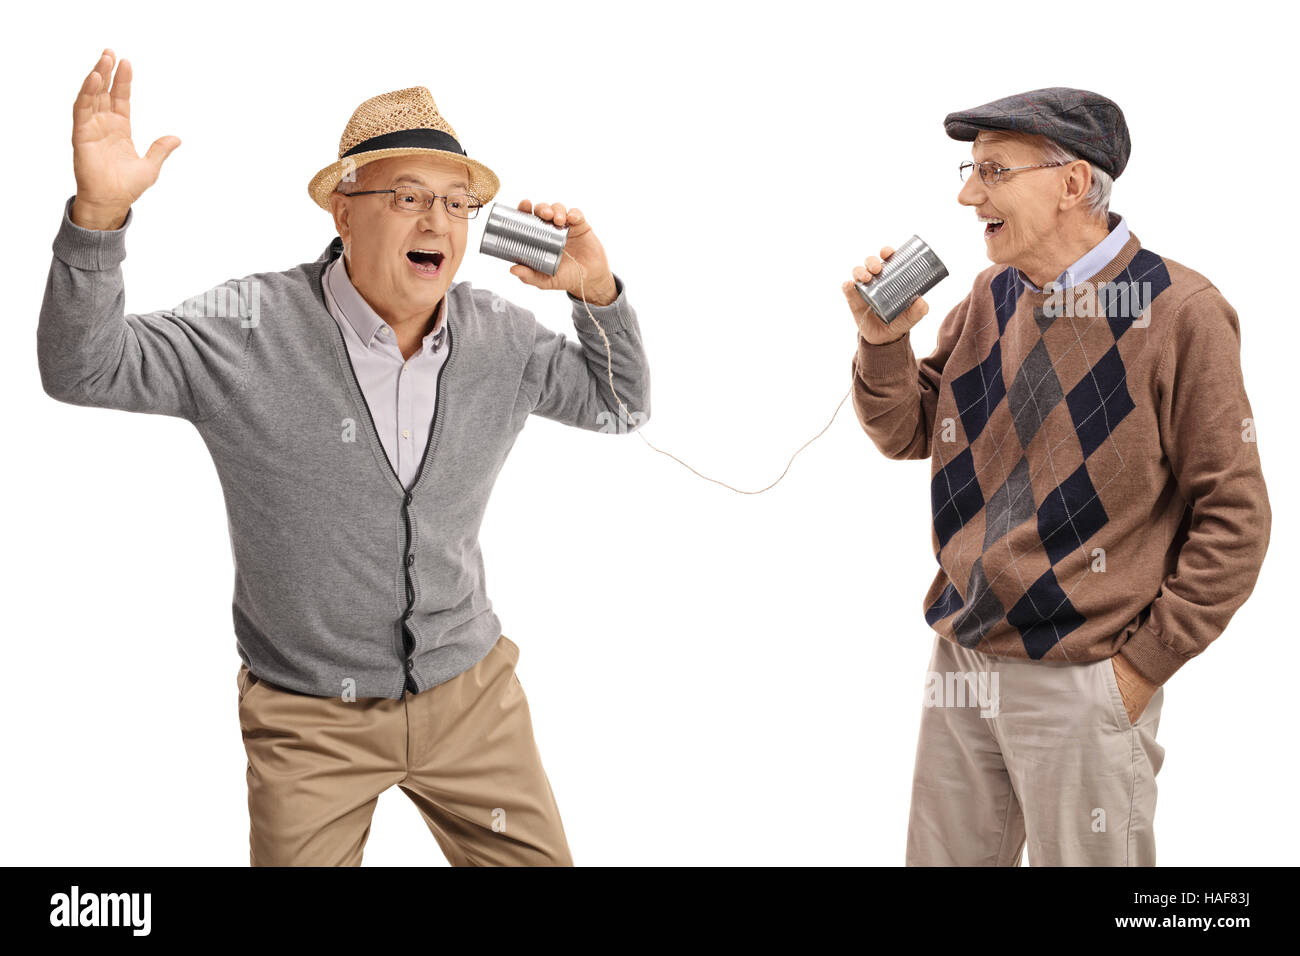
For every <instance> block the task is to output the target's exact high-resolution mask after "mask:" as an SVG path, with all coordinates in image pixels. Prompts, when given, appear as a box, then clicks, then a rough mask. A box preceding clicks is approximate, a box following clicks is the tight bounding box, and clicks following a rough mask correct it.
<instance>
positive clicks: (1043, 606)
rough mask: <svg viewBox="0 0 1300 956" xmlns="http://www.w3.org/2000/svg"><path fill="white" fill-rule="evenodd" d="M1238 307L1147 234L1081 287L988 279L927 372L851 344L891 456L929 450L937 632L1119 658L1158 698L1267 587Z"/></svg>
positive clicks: (861, 414)
mask: <svg viewBox="0 0 1300 956" xmlns="http://www.w3.org/2000/svg"><path fill="white" fill-rule="evenodd" d="M1239 352H1240V332H1239V328H1238V323H1237V314H1236V312H1235V311H1234V310H1233V308H1232V307H1231V306H1230V305H1229V304H1228V303H1227V301H1226V300H1225V299H1224V298H1223V296H1222V295H1221V294H1220V293H1219V290H1218V289H1216V288H1215V287H1214V285H1212V284H1211V283H1210V282H1209V281H1208V280H1207V279H1206V278H1205V277H1204V276H1202V275H1200V274H1199V273H1197V272H1195V271H1193V270H1191V269H1189V268H1187V267H1186V266H1183V265H1181V264H1179V263H1177V262H1174V261H1173V260H1171V259H1166V258H1163V257H1161V256H1158V255H1156V254H1155V253H1153V252H1151V251H1149V250H1147V249H1144V248H1142V246H1141V244H1140V243H1139V241H1138V239H1137V236H1136V235H1130V237H1129V241H1128V242H1127V243H1126V244H1125V245H1124V246H1123V248H1122V249H1121V250H1120V252H1119V253H1118V255H1116V256H1115V258H1114V259H1112V260H1111V261H1110V263H1109V264H1108V265H1107V266H1106V267H1105V268H1103V269H1102V270H1101V272H1100V273H1098V274H1097V275H1095V276H1093V277H1092V279H1091V280H1090V281H1089V282H1086V283H1080V284H1079V285H1078V286H1076V287H1074V288H1072V289H1070V290H1067V291H1065V292H1063V293H1062V292H1054V293H1047V292H1033V291H1030V290H1029V289H1028V288H1027V287H1026V285H1025V283H1024V282H1022V281H1021V279H1020V277H1019V275H1018V273H1017V271H1016V270H1015V269H1014V268H1012V267H1007V266H992V267H990V268H988V269H986V270H984V271H983V272H981V273H980V274H979V276H978V277H977V278H976V280H975V284H974V286H973V288H972V289H971V291H970V293H969V294H968V295H967V296H966V298H965V299H963V300H962V302H961V303H960V304H958V305H957V306H956V308H954V309H953V310H952V311H951V312H950V313H949V314H948V315H947V317H946V318H945V319H944V320H943V324H942V325H941V326H940V328H939V330H938V337H937V343H936V346H935V349H934V352H933V353H932V354H931V355H929V356H928V357H927V358H926V359H924V360H923V361H921V362H919V363H918V362H917V360H916V357H915V355H914V354H913V352H912V347H911V343H910V333H908V334H906V335H904V336H903V337H902V338H901V339H898V340H897V341H894V342H891V343H889V344H887V345H880V346H876V345H870V344H868V343H867V341H866V340H865V339H863V338H862V337H861V336H860V335H859V336H858V347H857V352H856V354H855V356H854V359H853V405H854V409H855V411H856V412H857V416H858V420H859V422H860V423H861V424H862V427H863V429H864V430H865V431H866V432H867V434H868V435H869V436H870V437H871V439H872V441H873V442H874V443H875V445H876V446H877V447H878V448H879V449H880V450H881V452H883V453H884V454H885V455H886V456H888V457H889V458H895V459H906V458H926V457H928V458H930V459H931V479H930V500H931V506H932V507H931V512H932V521H931V539H932V544H933V547H934V553H935V556H936V558H937V560H938V562H939V570H938V573H937V574H936V575H935V578H934V581H933V582H932V583H931V585H930V588H929V591H928V592H927V593H926V595H925V598H924V601H923V605H924V613H925V620H926V621H927V623H929V624H930V626H931V627H932V628H934V630H935V631H936V632H937V633H938V634H939V635H940V636H941V637H943V638H944V639H946V640H950V641H954V642H955V643H957V644H960V645H962V646H963V647H967V648H971V649H974V650H977V651H980V652H983V653H987V654H992V655H995V656H999V657H1009V658H1020V659H1030V660H1052V661H1074V662H1087V661H1095V660H1100V659H1104V658H1107V657H1110V656H1112V655H1114V654H1116V653H1121V654H1123V655H1124V656H1125V657H1126V658H1127V659H1128V661H1129V662H1130V663H1131V664H1132V665H1133V666H1134V668H1136V669H1137V670H1138V672H1139V673H1141V674H1142V675H1143V676H1145V677H1146V678H1147V679H1148V680H1150V681H1152V682H1153V683H1156V684H1163V683H1164V682H1165V681H1166V680H1168V678H1169V677H1170V676H1171V675H1173V673H1174V672H1175V671H1177V670H1178V668H1180V667H1181V666H1182V665H1183V664H1184V663H1186V662H1187V661H1188V660H1190V659H1191V658H1193V657H1195V656H1196V655H1198V654H1200V653H1201V652H1202V651H1204V650H1205V648H1206V647H1207V646H1208V645H1209V644H1210V642H1211V641H1213V640H1214V639H1215V638H1216V637H1218V636H1219V634H1220V633H1221V632H1222V631H1223V630H1224V628H1225V627H1226V626H1227V624H1228V620H1229V618H1231V617H1232V615H1233V613H1234V612H1235V611H1236V610H1237V608H1238V607H1240V606H1241V604H1242V603H1243V602H1244V601H1245V600H1246V598H1247V597H1248V596H1249V594H1250V592H1251V590H1252V589H1253V588H1254V585H1255V580H1256V577H1257V576H1258V573H1259V568H1260V565H1261V563H1262V561H1263V558H1264V553H1265V550H1266V549H1267V547H1268V539H1269V531H1270V524H1271V510H1270V507H1269V501H1268V494H1267V491H1266V489H1265V486H1264V477H1263V474H1262V472H1261V470H1260V461H1259V453H1258V446H1257V444H1256V442H1255V432H1254V419H1253V416H1252V414H1251V409H1250V403H1249V401H1248V399H1247V397H1246V390H1245V386H1244V384H1243V382H1242V374H1241V366H1240V361H1239Z"/></svg>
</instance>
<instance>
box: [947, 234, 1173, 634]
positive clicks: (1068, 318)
mask: <svg viewBox="0 0 1300 956" xmlns="http://www.w3.org/2000/svg"><path fill="white" fill-rule="evenodd" d="M1169 284H1170V278H1169V271H1168V269H1167V268H1166V266H1165V264H1164V261H1163V260H1162V259H1161V258H1160V257H1159V256H1157V255H1155V254H1154V253H1150V252H1148V251H1146V250H1145V249H1139V251H1138V252H1137V254H1136V255H1135V256H1134V257H1133V260H1132V261H1131V262H1130V263H1129V266H1128V268H1126V269H1125V270H1124V271H1123V272H1121V273H1120V275H1119V276H1118V277H1116V279H1115V280H1113V281H1112V282H1111V283H1110V284H1107V285H1103V286H1100V287H1099V289H1098V295H1097V298H1096V304H1097V306H1098V307H1099V308H1100V309H1102V310H1103V311H1102V313H1101V314H1100V315H1099V316H1096V317H1094V316H1089V315H1087V314H1086V313H1084V314H1082V315H1077V314H1076V315H1068V314H1066V315H1064V316H1063V315H1062V314H1061V312H1060V310H1057V311H1056V312H1055V313H1054V314H1053V315H1051V316H1049V315H1048V314H1047V313H1046V312H1045V311H1044V309H1043V308H1042V307H1041V306H1040V307H1035V308H1034V309H1033V312H1032V323H1033V324H1031V325H1024V324H1022V325H1021V326H1020V327H1019V332H1018V334H1019V335H1021V336H1023V335H1024V334H1025V333H1026V332H1028V334H1029V335H1030V336H1031V338H1030V339H1027V340H1025V341H1024V345H1025V346H1028V345H1029V342H1030V341H1033V338H1032V337H1033V336H1035V335H1036V338H1037V341H1035V342H1034V344H1033V346H1032V347H1031V348H1030V349H1029V352H1028V354H1026V355H1025V358H1024V359H1023V361H1021V362H1020V365H1019V367H1018V368H1015V369H1014V372H1015V374H1014V376H1011V371H1010V370H1006V369H1004V362H1006V361H1008V352H1007V343H1010V342H1015V341H1017V339H1016V338H1015V337H1014V336H1013V337H1012V338H1010V339H1008V340H1006V341H1005V342H1004V339H1003V334H1004V333H1005V332H1006V330H1007V326H1008V324H1009V323H1010V321H1011V319H1012V317H1013V316H1014V315H1015V313H1016V307H1017V305H1018V304H1019V301H1020V298H1021V294H1022V293H1023V292H1024V289H1025V287H1024V283H1023V282H1022V281H1020V279H1019V276H1018V274H1017V272H1016V270H1015V269H1014V268H1007V269H1004V270H1002V272H1000V273H999V274H998V275H997V276H995V277H994V278H993V280H992V281H991V283H990V285H989V291H990V293H991V294H992V298H993V308H994V313H995V315H996V317H997V328H998V336H997V339H996V340H995V341H994V342H993V344H992V346H991V347H990V348H989V351H988V353H987V354H986V355H985V356H984V358H983V360H981V361H979V362H978V364H976V365H975V366H974V367H972V368H970V369H969V370H968V371H966V372H964V373H962V374H961V375H958V376H956V377H954V378H953V379H952V380H951V386H950V387H951V389H952V400H953V403H954V404H955V406H956V408H957V413H958V415H959V417H960V418H961V422H962V428H963V430H964V433H965V439H966V442H967V447H966V449H964V450H963V451H961V452H960V453H957V454H955V455H953V456H952V457H951V458H949V459H948V460H947V461H946V462H944V463H943V464H942V467H940V468H939V470H938V471H937V472H936V473H935V476H934V479H933V481H932V482H931V486H930V499H931V506H932V510H933V515H934V531H935V536H936V538H937V540H938V544H939V552H940V555H939V557H940V564H941V565H943V566H945V567H952V568H954V569H958V568H962V567H963V566H966V565H967V564H968V562H969V561H970V557H971V556H970V555H969V554H968V555H966V556H964V557H963V556H962V550H963V549H967V548H972V544H971V543H969V542H968V541H967V539H968V538H974V539H975V540H980V539H981V538H982V549H981V552H982V553H981V555H980V556H979V557H976V558H975V561H974V563H973V564H971V565H970V568H971V570H970V573H969V578H968V581H967V584H966V587H965V595H964V596H963V595H962V594H961V592H960V591H959V590H958V589H957V587H956V586H955V585H954V584H953V583H952V582H951V581H949V582H948V583H947V584H946V585H945V587H944V589H943V592H942V593H941V594H940V595H939V598H938V600H936V601H935V602H934V604H933V605H931V606H930V607H929V608H927V610H926V613H925V619H926V621H927V623H929V624H931V625H936V624H937V623H938V622H939V621H942V620H944V619H945V618H948V617H950V616H952V615H956V617H955V618H954V619H953V622H952V633H953V637H954V638H955V639H956V640H957V641H958V643H960V644H962V645H963V646H966V647H975V646H977V645H978V644H979V643H980V641H981V640H983V639H984V637H985V635H986V634H988V633H989V631H990V630H991V629H992V628H993V627H995V626H996V625H997V624H998V622H999V621H1001V620H1002V619H1003V618H1004V617H1005V619H1006V621H1007V623H1009V624H1010V625H1011V626H1012V627H1014V628H1015V629H1016V630H1017V631H1018V632H1019V634H1020V638H1021V641H1022V642H1023V644H1024V647H1025V650H1026V652H1027V653H1028V655H1029V656H1030V657H1031V658H1032V659H1035V660H1037V659H1040V658H1041V657H1043V656H1044V655H1045V654H1047V653H1048V652H1049V651H1050V650H1051V649H1052V648H1053V647H1055V646H1056V645H1057V643H1058V642H1059V641H1060V640H1061V639H1062V638H1064V637H1065V636H1066V635H1067V634H1069V633H1070V632H1071V631H1073V630H1074V629H1076V628H1077V627H1079V626H1080V625H1081V624H1082V623H1083V621H1084V618H1083V617H1082V615H1081V614H1080V612H1079V611H1078V610H1077V609H1076V608H1075V606H1074V604H1072V603H1071V601H1070V599H1069V596H1068V595H1067V594H1066V591H1065V590H1064V589H1063V588H1062V586H1061V584H1060V582H1059V581H1058V579H1057V576H1056V566H1057V565H1058V564H1059V563H1060V562H1061V561H1063V560H1064V559H1065V558H1066V557H1068V556H1069V555H1071V554H1074V553H1076V552H1079V551H1081V550H1082V551H1084V560H1085V562H1086V561H1087V553H1086V552H1087V549H1086V545H1087V543H1088V542H1089V541H1090V540H1091V539H1092V538H1093V537H1094V536H1095V535H1096V534H1097V533H1098V532H1099V531H1100V530H1101V529H1102V528H1103V527H1104V526H1105V525H1106V523H1107V521H1108V520H1109V516H1108V515H1107V514H1106V509H1105V507H1104V506H1103V505H1102V501H1101V498H1100V497H1099V495H1098V487H1097V486H1095V485H1094V481H1101V482H1102V485H1101V486H1102V487H1104V485H1105V483H1106V482H1108V481H1110V480H1113V479H1114V477H1115V474H1117V472H1118V470H1121V469H1122V468H1123V461H1122V459H1119V458H1118V455H1117V453H1116V452H1115V451H1114V450H1112V451H1109V452H1107V453H1106V454H1105V455H1104V456H1101V455H1099V456H1097V458H1096V459H1095V460H1094V462H1093V464H1094V465H1097V466H1098V467H1100V468H1101V471H1100V472H1090V471H1089V458H1090V457H1092V456H1093V455H1094V453H1095V452H1097V451H1098V449H1100V448H1102V446H1103V445H1105V444H1106V443H1107V442H1108V440H1109V438H1110V436H1111V435H1112V434H1113V432H1114V430H1115V428H1116V427H1117V426H1118V425H1119V424H1120V423H1121V422H1122V421H1123V420H1124V419H1125V418H1126V417H1127V416H1128V414H1129V413H1130V412H1132V411H1133V410H1134V409H1135V408H1136V405H1135V402H1134V398H1133V396H1132V395H1131V394H1130V392H1129V390H1128V384H1127V371H1126V369H1125V367H1124V362H1123V359H1122V357H1121V355H1120V351H1119V345H1118V340H1119V339H1120V337H1121V336H1123V335H1124V334H1125V333H1127V332H1128V331H1129V330H1130V329H1132V328H1133V322H1134V320H1135V319H1137V318H1138V317H1139V316H1140V315H1141V314H1142V313H1143V312H1144V311H1145V310H1146V309H1148V308H1149V307H1150V305H1151V303H1152V302H1153V301H1154V299H1155V298H1156V296H1158V295H1159V294H1160V293H1161V292H1163V291H1164V290H1165V289H1166V288H1168V286H1169ZM1099 323H1104V324H1099ZM1106 328H1109V330H1110V333H1111V334H1110V336H1105V332H1104V329H1106ZM1098 329H1100V330H1103V331H1101V333H1100V334H1101V335H1102V336H1103V337H1104V338H1106V339H1108V340H1109V341H1110V342H1111V344H1110V346H1109V347H1107V345H1106V344H1105V342H1102V343H1099V342H1097V341H1096V338H1095V337H1096V335H1097V334H1098V332H1097V330H1098ZM1044 336H1046V339H1045V338H1044ZM1049 341H1050V342H1051V343H1052V345H1051V348H1050V349H1049V345H1048V342H1049ZM1054 354H1061V355H1069V356H1070V359H1069V364H1068V365H1067V364H1063V365H1062V367H1061V368H1060V369H1058V368H1057V367H1056V366H1054V364H1053V360H1052V356H1053V355H1054ZM1097 356H1099V357H1097ZM1009 360H1010V361H1012V362H1014V356H1011V357H1010V359H1009ZM1081 367H1083V368H1086V371H1085V372H1084V374H1083V375H1082V377H1081V378H1079V379H1078V380H1077V381H1076V380H1075V376H1077V375H1078V374H1079V370H1080V368H1081ZM1067 369H1068V371H1067ZM1065 375H1068V376H1069V378H1068V379H1067V380H1065V381H1063V378H1062V376H1065ZM1007 376H1011V378H1010V385H1009V386H1007V385H1005V384H1004V382H1005V377H1007ZM1067 383H1068V384H1067ZM1004 402H1005V404H1006V411H1001V410H1000V406H1001V405H1002V404H1003V403H1004ZM1067 415H1068V417H1067ZM1049 417H1050V419H1051V424H1050V426H1049V427H1048V428H1047V429H1046V430H1045V429H1044V424H1045V423H1046V422H1047V421H1048V419H1049ZM990 423H995V425H994V426H993V427H990ZM1071 426H1072V430H1073V435H1074V439H1073V440H1071V439H1069V438H1068V437H1066V436H1068V435H1069V432H1070V430H1071ZM1004 429H1005V431H1006V434H1005V435H1002V434H1000V432H1002V431H1003V430H1004ZM1012 434H1014V435H1015V439H1018V440H1019V445H1020V448H1019V449H1016V448H1015V445H1016V440H1015V439H1011V437H1010V436H1011V435H1012ZM981 436H983V437H981ZM1036 438H1037V439H1038V444H1037V445H1035V446H1034V447H1033V451H1032V452H1030V447H1031V444H1032V443H1033V442H1034V440H1035V439H1036ZM976 439H979V442H978V447H979V448H980V450H981V464H980V465H979V468H978V469H977V467H976V463H975V459H974V457H973V455H972V452H971V447H970V446H971V445H975V444H976ZM1062 439H1065V441H1063V440H1062ZM1008 441H1010V444H1007V442H1008ZM1021 450H1023V451H1024V452H1026V453H1027V454H1019V452H1020V451H1021ZM1008 451H1011V452H1012V454H1013V455H1017V454H1018V457H1017V458H1016V463H1015V465H1014V467H1013V468H1012V469H1011V471H1010V472H1009V473H1008V472H1007V471H1006V470H1005V465H1004V466H1003V467H1002V468H998V467H997V461H996V459H991V456H997V455H1005V454H1006V453H1007V452H1008ZM1103 457H1104V458H1105V461H1104V462H1101V459H1102V458H1103ZM1008 460H1009V458H1008ZM990 461H991V464H990ZM1099 462H1100V464H1099ZM1067 473H1068V474H1067ZM1059 475H1065V477H1064V478H1063V479H1061V478H1059V477H1058V476H1059ZM1097 475H1100V476H1101V477H1100V478H1098V477H1096V476H1097ZM998 478H1000V479H1002V480H1001V483H1000V484H999V485H998V487H997V488H996V490H994V491H993V492H992V493H990V494H986V493H985V491H984V487H989V486H991V485H992V484H993V482H994V481H996V480H997V479H998ZM981 481H983V482H984V486H983V487H982V486H981ZM1034 482H1038V488H1039V492H1038V495H1037V497H1036V496H1035V491H1034ZM1052 482H1055V486H1054V487H1051V485H1052ZM1046 487H1051V490H1050V491H1048V492H1047V493H1046V494H1043V489H1044V488H1046ZM981 511H983V512H984V514H983V518H984V529H983V533H982V535H981V533H980V531H979V529H978V526H976V527H974V528H971V529H970V531H969V533H968V534H967V535H966V536H963V537H962V538H961V539H960V541H959V542H957V543H955V544H954V545H953V548H955V549H957V550H954V551H953V552H952V553H951V554H948V555H943V554H942V552H943V549H944V547H945V546H946V545H948V543H949V542H951V541H952V540H953V538H954V537H955V536H956V535H957V534H958V532H960V531H961V530H962V529H963V528H966V527H967V526H968V525H970V524H972V523H973V522H975V521H977V520H978V519H979V517H980V512H981ZM1031 522H1032V523H1031ZM1025 525H1029V527H1030V528H1033V529H1034V530H1036V532H1037V534H1036V539H1037V541H1038V547H1041V551H1039V550H1038V549H1037V547H1033V546H1028V547H1027V546H1026V544H1025V541H1024V537H1023V532H1022V533H1021V535H1020V536H1019V537H1016V538H1015V539H1012V540H1013V541H1015V542H1019V544H1012V543H1011V541H1009V542H1008V544H1007V547H1016V548H1018V549H1019V550H1020V551H1023V552H1024V553H1017V554H1015V555H1014V556H1013V558H1012V564H1011V566H1010V568H1007V567H1005V566H1004V567H1003V568H1002V570H1001V571H1000V573H999V577H1001V578H1002V579H1003V582H1004V583H1002V584H999V583H998V581H997V580H996V579H995V580H993V581H989V580H988V578H987V575H986V572H985V569H984V562H983V554H984V553H987V552H988V551H989V550H990V549H991V548H992V547H994V546H999V547H1001V545H999V542H1001V541H1002V540H1003V539H1005V538H1007V537H1008V536H1009V535H1011V533H1012V532H1013V531H1015V530H1016V529H1018V528H1022V527H1024V526H1025ZM1030 533H1031V534H1032V533H1033V532H1030ZM950 550H951V549H950ZM999 563H1000V564H1003V565H1004V564H1005V563H1004V562H999ZM1070 566H1071V567H1073V566H1074V565H1073V563H1072V564H1071V565H1070ZM1008 571H1011V572H1012V573H1011V577H1012V578H1014V577H1016V576H1017V575H1018V576H1021V577H1022V578H1029V579H1033V583H1032V584H1031V585H1029V586H1028V588H1027V589H1026V590H1025V591H1024V593H1023V594H1021V595H1020V596H1019V598H1018V599H1016V600H1014V602H1012V600H1011V597H1010V595H1011V592H1012V591H1013V590H1017V591H1018V590H1019V589H1021V588H1024V587H1025V585H1024V583H1023V580H1021V581H1020V582H1019V583H1012V582H1011V580H1010V579H1009V578H1008V577H1007V574H1008ZM954 573H958V574H960V573H962V572H961V571H955V572H954ZM1071 573H1073V572H1071ZM999 591H1000V592H1001V593H1000V594H999V593H998V592H999ZM1006 604H1011V609H1010V610H1008V611H1005V612H1004V610H1003V608H1004V607H1005V606H1006Z"/></svg>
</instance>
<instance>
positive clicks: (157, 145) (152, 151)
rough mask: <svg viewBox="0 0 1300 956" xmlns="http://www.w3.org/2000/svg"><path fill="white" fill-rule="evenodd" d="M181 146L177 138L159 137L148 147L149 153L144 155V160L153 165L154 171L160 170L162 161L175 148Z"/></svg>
mask: <svg viewBox="0 0 1300 956" xmlns="http://www.w3.org/2000/svg"><path fill="white" fill-rule="evenodd" d="M180 144H181V141H180V137H178V136H159V137H158V138H157V139H156V140H154V141H153V145H151V146H150V147H149V152H147V153H145V154H144V158H145V159H147V160H149V162H151V163H152V164H153V168H154V169H155V170H158V169H161V168H162V164H163V160H165V159H166V158H167V157H168V156H170V155H171V154H172V150H174V149H175V148H176V147H177V146H179V145H180Z"/></svg>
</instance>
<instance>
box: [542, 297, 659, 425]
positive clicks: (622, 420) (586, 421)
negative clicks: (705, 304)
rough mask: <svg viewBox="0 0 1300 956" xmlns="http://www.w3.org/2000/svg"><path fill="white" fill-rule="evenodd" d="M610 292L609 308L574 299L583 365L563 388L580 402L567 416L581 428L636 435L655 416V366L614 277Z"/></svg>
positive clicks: (607, 303)
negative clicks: (652, 389)
mask: <svg viewBox="0 0 1300 956" xmlns="http://www.w3.org/2000/svg"><path fill="white" fill-rule="evenodd" d="M609 291H610V293H612V294H611V295H610V296H609V297H608V301H607V302H606V304H604V305H600V304H598V301H597V300H593V299H592V298H588V300H587V304H586V305H585V306H584V305H583V303H582V302H581V301H580V300H576V299H574V297H573V296H569V299H570V304H571V306H572V316H571V318H572V321H573V326H574V329H575V331H576V332H577V337H578V342H579V344H580V345H581V348H582V354H583V366H584V367H583V369H582V374H581V375H580V376H572V375H571V376H570V381H569V382H567V383H565V384H564V385H563V386H561V389H560V390H561V391H562V392H568V393H570V394H571V395H573V396H574V397H576V398H577V403H576V406H575V407H573V408H571V409H570V411H569V413H568V415H569V417H570V418H571V419H572V421H573V423H574V424H576V425H578V427H582V428H592V429H595V430H597V431H618V432H624V431H633V430H635V429H636V428H637V427H639V426H640V425H642V424H644V423H645V422H646V421H647V420H648V419H649V417H650V367H649V362H648V361H647V358H646V353H645V346H644V343H643V341H642V337H641V327H640V324H639V322H638V321H637V316H636V310H635V309H633V308H632V304H631V303H630V302H629V301H628V298H627V294H626V293H625V292H624V291H623V284H622V282H621V281H620V280H618V279H616V278H615V277H614V276H613V275H611V276H610V290H609ZM588 311H590V313H591V314H590V315H588ZM597 323H599V325H597ZM602 331H603V332H604V335H603V336H602V334H601V332H602ZM607 342H608V352H607V351H606V343H607ZM575 371H576V368H575ZM611 373H612V375H611ZM611 377H612V378H613V390H612V391H611V388H610V379H611ZM614 392H617V398H616V397H615V395H614ZM620 400H621V401H622V405H620V404H619V401H620ZM613 423H618V424H617V426H615V425H614V424H613Z"/></svg>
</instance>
